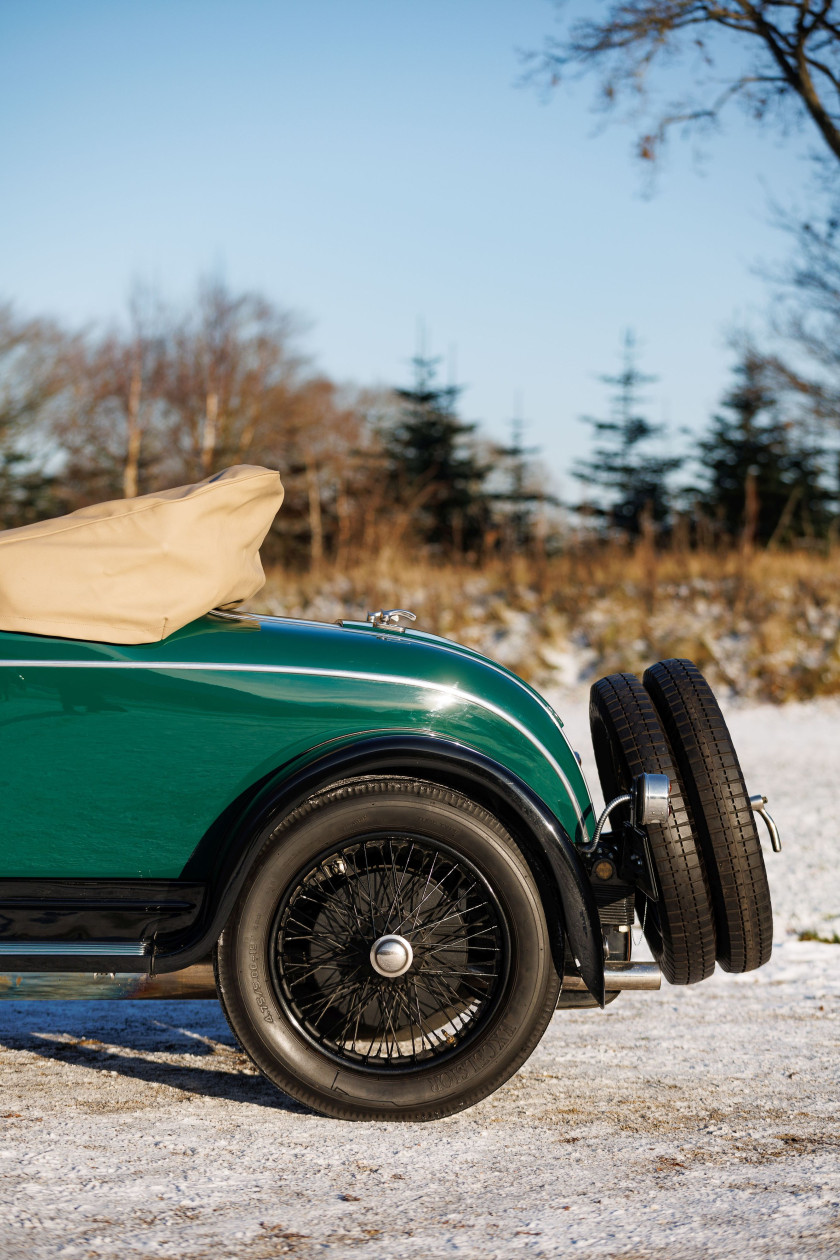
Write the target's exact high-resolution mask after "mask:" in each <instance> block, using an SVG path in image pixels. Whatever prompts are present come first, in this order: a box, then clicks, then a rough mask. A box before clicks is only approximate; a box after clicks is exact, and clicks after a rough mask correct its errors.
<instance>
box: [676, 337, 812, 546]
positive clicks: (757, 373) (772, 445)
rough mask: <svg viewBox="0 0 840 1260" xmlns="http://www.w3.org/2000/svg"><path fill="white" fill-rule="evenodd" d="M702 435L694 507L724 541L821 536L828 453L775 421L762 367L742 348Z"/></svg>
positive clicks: (776, 408)
mask: <svg viewBox="0 0 840 1260" xmlns="http://www.w3.org/2000/svg"><path fill="white" fill-rule="evenodd" d="M735 378H736V383H735V385H734V387H733V388H732V389H731V390H730V391H729V393H728V394H726V395H725V397H724V399H723V403H722V409H721V412H719V413H718V414H717V415H715V416H714V418H713V420H712V424H711V428H710V430H709V433H708V435H707V436H706V437H705V438H704V439H703V440H702V441H701V442H700V444H699V449H700V456H699V463H700V466H701V469H702V471H703V476H704V482H705V485H704V487H703V489H702V490H701V493H700V496H699V502H700V505H701V506H702V507H703V508H704V510H705V511H706V512H707V513H708V514H709V515H710V516H711V518H712V520H713V521H715V522H716V523H717V525H718V528H719V529H720V530H721V531H722V532H723V533H725V534H727V535H728V536H729V537H730V538H735V537H741V538H745V539H747V540H748V541H750V542H756V543H767V542H769V541H770V540H771V539H773V540H774V541H776V542H784V541H790V540H792V539H796V538H802V537H808V536H811V537H823V536H824V535H825V534H826V532H827V530H828V528H829V526H830V523H831V520H832V516H833V512H832V493H831V490H830V488H829V487H828V485H827V483H826V479H825V462H826V454H825V451H824V450H822V449H821V448H820V447H819V446H818V445H816V444H815V443H813V442H811V441H809V440H808V439H807V437H806V436H803V435H801V434H800V433H799V432H798V430H797V427H796V425H794V424H793V423H792V422H791V421H789V420H785V419H784V418H783V417H782V415H781V409H780V404H779V400H778V398H777V396H776V393H775V390H774V388H773V385H772V382H771V381H770V380H769V379H768V375H767V371H766V364H765V361H764V360H763V359H762V357H761V355H759V354H758V353H757V352H756V351H755V350H754V349H753V348H751V347H747V348H746V349H745V350H744V351H743V354H742V357H741V360H740V362H739V363H738V364H737V365H736V367H735Z"/></svg>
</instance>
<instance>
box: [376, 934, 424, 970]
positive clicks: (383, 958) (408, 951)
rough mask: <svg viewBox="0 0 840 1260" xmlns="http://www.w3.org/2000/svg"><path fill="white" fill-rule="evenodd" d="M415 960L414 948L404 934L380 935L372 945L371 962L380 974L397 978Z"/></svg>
mask: <svg viewBox="0 0 840 1260" xmlns="http://www.w3.org/2000/svg"><path fill="white" fill-rule="evenodd" d="M413 962H414V950H413V949H412V948H411V943H410V942H409V941H407V940H406V939H405V937H404V936H380V938H379V940H378V941H374V942H373V944H372V945H371V947H370V963H371V966H372V967H373V970H374V971H377V972H378V973H379V975H380V976H387V977H388V979H389V980H395V979H396V978H397V976H404V975H405V973H406V972H407V971H408V969H409V967H410V966H411V964H412V963H413Z"/></svg>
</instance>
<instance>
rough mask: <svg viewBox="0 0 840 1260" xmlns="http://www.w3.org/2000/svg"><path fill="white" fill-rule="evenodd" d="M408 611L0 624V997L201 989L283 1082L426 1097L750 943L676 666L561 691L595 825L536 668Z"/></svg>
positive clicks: (723, 758) (707, 706)
mask: <svg viewBox="0 0 840 1260" xmlns="http://www.w3.org/2000/svg"><path fill="white" fill-rule="evenodd" d="M68 519H69V518H68ZM410 616H411V615H410V614H407V613H404V612H402V611H401V610H386V611H383V612H377V613H373V614H371V615H370V616H369V617H368V619H367V620H360V621H343V622H340V623H338V624H334V625H326V624H319V623H315V622H306V621H295V620H288V619H283V618H277V617H262V616H253V615H248V614H245V613H237V612H230V611H228V612H225V611H215V612H214V611H211V612H209V613H207V614H206V615H203V616H200V617H198V618H197V619H195V620H193V621H192V622H190V623H189V624H187V625H185V626H183V627H182V628H180V629H178V630H177V631H176V632H174V633H172V634H169V635H166V636H165V637H162V638H160V639H159V641H156V642H152V643H140V644H137V643H135V644H130V643H128V644H127V643H113V642H111V643H109V642H101V641H93V640H91V639H87V638H86V639H82V638H79V639H73V638H68V637H52V636H50V635H45V634H27V633H23V632H21V631H20V630H16V631H0V741H2V743H0V775H1V776H2V809H3V829H2V838H1V839H0V955H2V961H0V971H2V973H3V974H2V977H0V993H1V994H2V996H4V997H9V998H18V999H19V998H27V997H62V996H65V997H68V996H84V997H88V998H89V997H95V996H103V997H108V996H124V997H125V996H134V997H155V996H163V997H171V996H178V995H181V996H188V997H199V996H207V995H208V994H213V995H216V994H217V995H218V998H219V1000H220V1002H221V1004H222V1007H223V1009H224V1011H225V1014H226V1016H227V1018H228V1020H229V1022H230V1025H231V1028H232V1029H233V1031H234V1033H235V1035H236V1037H237V1038H238V1040H239V1041H240V1043H241V1044H242V1046H243V1047H244V1049H245V1051H246V1052H247V1053H248V1055H249V1056H250V1057H251V1059H252V1060H253V1062H254V1063H255V1064H256V1065H257V1067H258V1068H259V1069H260V1070H261V1071H262V1072H263V1073H264V1074H265V1075H266V1076H267V1077H268V1078H269V1079H270V1080H272V1081H273V1082H275V1083H276V1084H277V1085H278V1086H279V1087H280V1088H281V1089H283V1090H285V1091H287V1092H288V1093H289V1094H291V1095H293V1096H294V1097H296V1098H297V1099H299V1100H301V1101H303V1102H304V1103H306V1104H308V1105H310V1106H311V1107H313V1108H315V1109H316V1110H318V1111H320V1112H324V1113H327V1114H329V1115H332V1116H336V1117H339V1118H346V1119H359V1118H375V1117H379V1118H386V1119H391V1120H427V1119H434V1118H437V1117H441V1116H445V1115H447V1114H450V1113H452V1112H455V1111H458V1110H460V1109H462V1108H464V1107H467V1106H470V1105H471V1104H472V1103H474V1102H476V1101H478V1100H479V1099H481V1098H483V1097H484V1096H486V1095H487V1094H488V1093H490V1092H491V1091H492V1090H494V1089H496V1088H497V1087H498V1086H499V1085H500V1084H501V1083H502V1082H504V1081H505V1080H506V1079H507V1078H508V1077H509V1076H510V1075H511V1074H512V1073H514V1072H515V1071H516V1070H517V1069H518V1068H519V1067H520V1066H521V1064H522V1063H523V1062H524V1061H525V1059H526V1058H527V1057H528V1055H529V1054H530V1053H531V1051H532V1050H533V1049H534V1047H535V1046H536V1044H537V1042H538V1041H539V1039H540V1038H541V1036H542V1034H543V1032H544V1031H545V1029H546V1026H547V1025H548V1022H549V1020H550V1019H551V1017H552V1015H553V1013H554V1011H555V1010H556V1009H557V1008H558V1007H560V1008H563V1007H566V1008H568V1007H585V1006H590V1007H592V1008H593V1009H597V1008H598V1007H603V1006H604V1005H605V1003H606V1002H609V1001H611V1000H613V999H614V998H615V997H617V996H618V994H619V993H620V992H621V991H622V990H632V989H645V988H656V987H658V985H659V977H660V974H664V976H665V977H666V979H667V980H668V981H669V982H671V983H675V984H689V983H693V982H696V981H700V980H703V979H704V978H706V977H707V976H709V975H710V974H711V972H712V971H713V969H714V966H715V961H716V959H717V960H718V961H719V962H720V964H721V966H722V967H724V968H725V969H727V970H731V971H745V970H748V969H750V968H754V967H758V966H761V964H762V963H764V962H765V961H766V960H767V958H768V957H769V954H770V948H771V936H772V914H771V908H770V898H769V892H768V888H767V881H766V875H765V871H764V863H763V859H762V852H761V847H760V844H759V839H758V834H757V831H756V825H755V818H754V814H755V810H756V809H758V810H760V811H762V812H764V814H765V817H766V818H767V820H768V825H769V826H771V829H772V820H769V815H766V811H765V810H764V799H763V798H762V797H755V798H752V801H751V798H750V797H749V795H748V794H747V792H746V788H745V787H744V782H743V778H742V776H741V772H740V769H739V767H738V762H737V758H736V756H735V754H734V751H733V749H732V746H731V742H730V741H729V737H728V733H727V731H726V727H725V725H724V723H723V719H722V717H721V715H720V711H719V709H718V707H717V704H716V703H715V700H714V697H713V695H712V693H711V691H710V689H709V687H708V685H707V684H706V683H705V681H704V680H703V678H702V676H701V675H700V673H699V671H698V670H697V669H696V668H695V667H694V666H693V665H692V664H691V663H690V662H687V661H675V660H672V661H664V662H660V663H658V664H657V665H654V666H652V667H651V669H649V670H648V671H647V673H646V674H645V677H644V680H643V682H640V681H639V680H637V679H636V678H635V677H633V676H631V675H627V674H615V675H611V676H609V677H607V678H604V679H601V680H599V681H598V682H596V684H595V685H594V687H593V688H592V701H591V718H592V733H593V739H594V745H595V754H596V761H597V764H598V770H599V774H600V777H601V783H602V787H603V792H604V796H605V799H606V800H607V801H608V809H607V810H605V811H604V812H603V813H602V815H601V817H600V818H599V817H598V815H597V813H596V810H595V807H594V806H593V802H592V798H591V796H590V793H589V790H588V788H587V785H586V782H585V780H584V776H583V773H582V771H581V768H580V765H579V762H578V759H577V757H576V755H575V753H574V752H573V751H572V749H571V748H570V746H569V743H568V741H567V739H566V737H565V734H564V731H563V725H562V722H561V721H560V719H559V718H558V717H557V715H556V714H555V713H554V712H553V711H552V709H551V707H550V706H549V705H548V704H547V703H546V702H545V701H544V700H543V699H542V698H541V697H540V696H539V695H538V694H537V692H535V691H534V690H533V689H532V688H531V687H530V686H528V685H527V684H526V683H524V682H523V681H522V680H521V679H520V678H518V677H516V676H515V675H514V674H512V673H511V672H510V671H509V670H507V669H505V668H503V667H502V666H501V665H498V664H496V663H494V662H493V661H491V660H488V659H487V658H485V657H483V656H481V655H479V654H478V653H477V652H474V651H471V650H469V649H467V648H465V647H461V646H459V645H457V644H455V643H452V642H449V641H446V640H444V639H441V638H438V637H435V636H433V635H429V634H425V633H423V632H422V631H420V630H418V629H416V628H414V627H413V626H412V624H411V620H410ZM608 818H610V819H611V821H612V826H611V829H610V830H609V831H607V830H605V823H606V821H607V819H608ZM771 834H773V836H774V844H775V843H777V837H775V833H774V831H772V830H771ZM636 918H637V919H638V922H639V924H640V925H641V926H642V927H643V930H644V933H645V936H646V938H647V940H648V942H649V944H650V947H651V950H652V953H653V956H654V958H655V959H656V962H654V963H651V962H649V961H648V962H645V963H635V962H633V961H632V959H631V939H632V933H631V930H630V929H631V927H632V925H633V923H634V919H636Z"/></svg>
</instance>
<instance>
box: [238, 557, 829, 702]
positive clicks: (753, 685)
mask: <svg viewBox="0 0 840 1260" xmlns="http://www.w3.org/2000/svg"><path fill="white" fill-rule="evenodd" d="M251 606H252V607H253V608H254V609H256V610H260V611H265V612H273V613H275V614H277V613H280V614H283V615H286V616H293V617H307V618H313V619H316V620H323V621H333V620H336V619H338V618H340V617H356V618H357V617H364V615H365V614H366V613H367V612H368V611H369V610H371V609H376V608H394V607H399V608H410V609H412V610H413V611H414V612H415V613H416V614H417V617H418V626H419V627H420V628H422V629H424V630H429V631H431V632H433V633H436V634H441V635H444V636H446V637H447V638H452V639H457V640H459V641H460V642H462V643H467V644H469V645H470V646H472V647H476V648H478V649H480V650H481V651H483V652H486V653H487V654H488V655H490V656H492V657H495V658H496V659H497V660H501V661H503V662H504V663H505V664H506V665H508V666H510V667H511V668H512V669H514V670H516V672H517V673H519V674H521V675H522V676H523V677H525V678H528V679H529V680H531V681H533V682H534V683H536V684H537V685H538V686H541V687H547V686H555V687H556V686H567V687H576V686H582V685H583V684H585V683H587V682H588V681H591V679H592V678H594V677H598V676H600V675H601V674H604V673H610V672H612V671H613V670H629V671H631V672H633V673H638V672H639V671H641V670H643V669H644V667H645V666H646V665H647V664H649V663H650V662H651V661H654V660H658V659H661V658H663V657H667V656H687V657H690V658H691V659H692V660H694V661H696V662H697V664H698V665H699V666H700V668H701V669H703V670H704V671H705V672H706V673H707V675H708V677H709V678H710V680H711V681H712V683H713V684H714V685H715V686H716V687H718V688H720V689H721V690H722V691H724V692H725V693H726V692H728V693H729V694H735V695H742V696H751V697H754V698H757V699H764V700H772V701H776V702H781V701H785V700H790V699H806V698H810V697H813V696H819V695H833V694H840V551H834V552H833V553H831V554H817V553H815V552H808V551H797V552H766V551H764V552H752V553H739V552H729V553H714V552H696V551H694V552H692V551H685V552H668V551H665V552H657V551H655V550H654V549H653V548H651V547H649V546H645V545H641V546H639V547H637V548H636V549H635V550H628V549H624V548H621V547H618V546H613V547H606V548H605V547H601V548H598V549H579V550H576V551H570V552H569V553H568V554H565V555H562V556H558V557H554V558H550V559H545V560H541V561H533V560H530V561H528V560H525V559H524V558H521V557H515V558H513V559H511V560H509V561H503V560H494V561H493V562H492V563H490V564H488V565H486V566H484V567H482V568H480V569H477V568H475V567H466V566H458V565H445V566H444V565H440V564H434V563H431V562H430V561H428V560H424V559H422V558H416V557H415V558H412V556H410V555H408V554H395V553H394V552H389V551H383V552H381V553H380V554H378V555H375V556H372V557H371V558H370V561H369V562H368V563H364V564H362V563H356V564H354V565H352V566H351V567H348V568H344V569H343V570H342V571H341V572H339V571H337V570H336V569H334V568H330V567H328V566H324V567H323V568H322V569H321V570H320V571H319V572H317V573H307V574H299V573H293V572H288V571H285V570H283V569H278V568H275V569H273V570H271V571H270V573H269V575H268V582H267V585H266V587H265V589H264V590H263V591H262V592H261V593H260V595H259V596H258V597H257V599H256V600H254V601H253V603H252V605H251Z"/></svg>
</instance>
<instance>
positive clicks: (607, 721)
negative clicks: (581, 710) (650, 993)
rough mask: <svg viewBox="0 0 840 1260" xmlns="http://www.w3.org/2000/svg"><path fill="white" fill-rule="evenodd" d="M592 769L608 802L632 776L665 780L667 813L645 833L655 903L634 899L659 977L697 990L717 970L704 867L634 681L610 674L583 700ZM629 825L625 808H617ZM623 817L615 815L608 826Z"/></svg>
mask: <svg viewBox="0 0 840 1260" xmlns="http://www.w3.org/2000/svg"><path fill="white" fill-rule="evenodd" d="M589 723H590V727H591V729H592V743H593V745H594V749H595V761H596V764H597V766H598V775H599V778H600V780H601V787H602V789H603V792H604V799H605V800H606V801H610V800H612V799H613V798H614V797H616V796H620V795H621V794H622V793H624V792H627V791H629V788H630V784H631V782H632V780H633V779H634V778H635V776H636V775H637V774H643V773H647V774H667V776H668V778H669V779H670V780H671V805H672V813H671V815H670V817H669V819H668V821H667V822H666V823H663V824H662V825H661V826H659V825H650V826H648V827H647V828H646V831H647V836H648V841H649V845H650V853H651V857H652V859H653V865H654V875H655V877H656V885H657V891H658V900H657V901H653V900H651V899H650V898H649V897H647V896H646V895H645V894H644V893H643V892H641V891H639V892H638V893H637V897H636V912H637V914H638V916H639V920H640V922H641V923H642V925H643V927H644V932H645V936H646V937H647V940H648V944H649V945H650V947H651V950H652V952H653V955H654V957H655V958H656V960H657V961H658V963H659V965H660V967H661V968H662V974H663V975H664V976H665V979H666V980H668V981H669V982H670V983H671V984H695V983H696V982H697V981H699V980H705V979H707V978H708V977H709V976H710V975H711V974H712V972H713V971H714V969H715V930H714V916H713V912H712V905H711V897H710V893H709V885H708V881H707V879H706V872H705V869H704V866H703V859H702V856H701V854H700V850H699V848H698V845H697V841H696V839H695V833H694V828H693V826H692V821H691V817H690V814H689V810H688V806H687V803H686V798H685V793H684V791H683V789H682V784H681V781H680V774H679V772H678V769H677V766H676V765H675V763H674V759H673V757H672V755H671V750H670V748H669V746H668V741H667V739H666V737H665V733H664V731H663V729H662V725H661V723H660V721H659V719H658V717H657V716H656V711H655V710H654V707H653V705H652V703H651V701H650V697H649V696H648V694H647V692H646V691H645V689H644V687H643V686H642V684H641V683H640V682H639V680H638V678H636V677H635V676H634V675H633V674H610V675H609V676H608V677H606V678H601V679H599V681H598V682H596V683H595V684H594V686H593V687H592V690H591V692H590V695H589ZM619 808H620V809H621V810H623V811H624V817H625V819H626V818H627V817H628V814H627V806H621V807H619ZM620 817H621V815H620V813H619V811H618V810H617V811H616V813H615V814H613V818H614V819H616V818H619V819H620Z"/></svg>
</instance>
